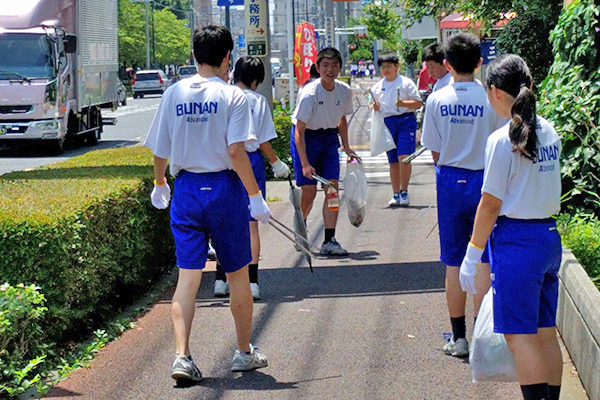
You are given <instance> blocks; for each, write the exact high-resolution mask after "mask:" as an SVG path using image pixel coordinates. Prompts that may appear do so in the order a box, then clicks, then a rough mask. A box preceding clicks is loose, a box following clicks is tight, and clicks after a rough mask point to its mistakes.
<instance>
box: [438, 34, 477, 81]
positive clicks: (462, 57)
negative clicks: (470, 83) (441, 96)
mask: <svg viewBox="0 0 600 400" xmlns="http://www.w3.org/2000/svg"><path fill="white" fill-rule="evenodd" d="M444 57H445V58H446V60H447V61H448V63H450V65H451V66H452V68H454V70H455V71H456V72H457V73H459V74H461V75H466V74H472V73H473V71H475V68H476V67H477V64H478V63H479V60H480V58H481V44H480V41H479V39H478V38H477V36H475V35H472V34H470V33H457V34H456V35H452V36H450V39H448V44H447V45H446V48H445V50H444Z"/></svg>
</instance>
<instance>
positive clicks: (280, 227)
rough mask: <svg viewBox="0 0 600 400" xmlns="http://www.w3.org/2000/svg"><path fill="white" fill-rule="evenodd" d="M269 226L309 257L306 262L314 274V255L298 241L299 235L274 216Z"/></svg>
mask: <svg viewBox="0 0 600 400" xmlns="http://www.w3.org/2000/svg"><path fill="white" fill-rule="evenodd" d="M269 225H271V226H272V227H273V228H275V230H276V231H278V232H279V233H281V234H282V235H283V236H285V237H286V238H287V239H289V240H290V241H292V242H293V243H294V244H295V245H296V246H297V247H298V248H299V249H300V251H302V252H303V253H304V254H306V256H307V257H306V261H307V262H308V266H309V268H310V272H313V267H312V256H313V253H312V251H310V250H309V249H308V248H306V246H305V245H304V243H301V241H298V240H296V235H297V233H296V232H295V231H294V230H293V229H291V228H289V227H288V226H286V225H285V224H283V223H281V222H280V221H278V220H277V219H276V218H275V217H273V216H271V218H270V219H269Z"/></svg>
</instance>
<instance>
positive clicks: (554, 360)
mask: <svg viewBox="0 0 600 400" xmlns="http://www.w3.org/2000/svg"><path fill="white" fill-rule="evenodd" d="M486 86H487V94H488V98H489V101H490V103H491V104H492V106H493V107H494V109H495V110H496V112H497V113H498V115H499V116H500V117H503V118H511V121H510V122H509V123H508V124H506V125H505V126H504V127H502V128H500V129H499V130H497V131H496V132H494V133H493V134H492V135H491V136H490V137H489V139H488V142H487V147H486V153H485V174H484V182H483V187H482V197H481V201H480V203H479V207H478V209H477V215H476V217H475V224H474V227H473V235H472V237H471V241H470V242H469V245H468V246H467V253H466V256H465V258H464V260H463V262H462V265H461V267H460V282H461V287H462V288H463V290H465V291H467V292H471V293H474V292H475V285H474V275H475V271H476V267H475V265H476V263H478V262H479V261H480V258H481V255H482V253H483V249H484V247H485V245H486V243H487V242H488V239H489V249H490V258H491V272H492V274H491V277H492V290H493V295H494V331H495V332H498V333H503V334H504V336H505V338H506V342H507V344H508V347H509V349H510V351H511V352H512V353H513V356H514V359H515V364H516V368H517V376H518V378H519V383H520V384H521V391H522V393H523V397H524V399H525V400H531V399H535V400H538V399H548V400H558V398H559V395H560V385H561V377H562V356H561V352H560V348H559V345H558V341H557V339H556V328H555V326H556V308H557V302H558V277H557V274H558V269H559V267H560V262H561V241H560V235H559V233H558V232H557V230H556V222H555V220H554V219H552V218H551V217H552V216H553V215H555V214H557V213H558V212H559V211H560V193H561V182H560V164H559V158H560V149H561V143H560V138H559V137H558V135H557V134H556V131H555V130H554V128H553V127H552V125H550V123H548V121H546V120H545V119H543V118H541V117H540V116H537V115H536V99H535V95H534V93H533V91H532V90H531V88H532V86H533V81H532V78H531V74H530V73H529V69H528V67H527V65H526V64H525V62H524V61H523V59H522V58H521V57H519V56H516V55H513V54H508V55H503V56H500V57H499V58H498V59H496V60H495V61H493V62H492V63H490V65H489V66H488V69H487V79H486Z"/></svg>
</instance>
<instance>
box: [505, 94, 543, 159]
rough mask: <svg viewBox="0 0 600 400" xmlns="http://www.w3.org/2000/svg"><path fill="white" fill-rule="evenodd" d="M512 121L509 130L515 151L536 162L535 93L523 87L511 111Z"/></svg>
mask: <svg viewBox="0 0 600 400" xmlns="http://www.w3.org/2000/svg"><path fill="white" fill-rule="evenodd" d="M511 115H512V120H511V121H510V127H509V130H508V136H509V138H510V142H511V143H512V145H513V151H517V152H519V153H521V154H522V155H524V156H525V157H527V158H529V159H530V160H532V161H533V160H535V158H536V156H537V154H536V153H537V151H536V150H537V134H536V131H535V129H536V125H537V120H536V100H535V95H534V94H533V91H532V90H531V89H529V88H528V87H527V86H521V89H520V90H519V94H518V95H517V97H516V98H515V104H513V106H512V109H511Z"/></svg>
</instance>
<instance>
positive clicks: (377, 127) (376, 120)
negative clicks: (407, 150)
mask: <svg viewBox="0 0 600 400" xmlns="http://www.w3.org/2000/svg"><path fill="white" fill-rule="evenodd" d="M370 136H371V138H370V141H371V155H372V156H378V155H379V154H381V153H384V152H386V151H390V150H392V149H395V148H396V143H394V138H393V137H392V134H391V133H390V130H389V129H388V128H387V126H385V122H383V117H382V116H381V113H380V112H375V111H374V110H371V133H370Z"/></svg>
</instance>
